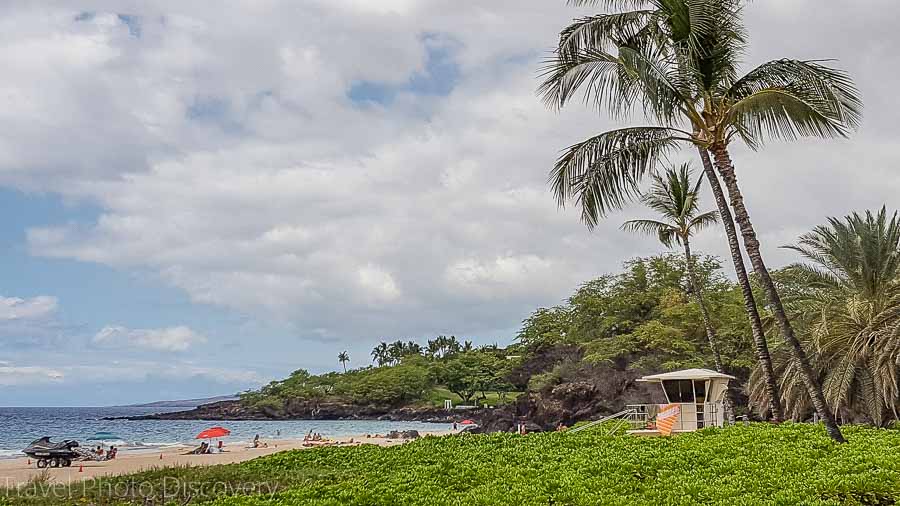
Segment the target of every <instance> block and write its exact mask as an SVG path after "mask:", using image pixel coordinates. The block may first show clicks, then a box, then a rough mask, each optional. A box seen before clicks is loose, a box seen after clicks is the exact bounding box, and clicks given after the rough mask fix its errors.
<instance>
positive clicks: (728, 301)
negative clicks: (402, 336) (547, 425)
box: [243, 254, 754, 425]
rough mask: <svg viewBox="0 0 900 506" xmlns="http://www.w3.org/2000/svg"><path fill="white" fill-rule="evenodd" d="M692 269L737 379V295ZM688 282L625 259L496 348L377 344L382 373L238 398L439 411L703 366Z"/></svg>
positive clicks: (742, 352) (306, 378)
mask: <svg viewBox="0 0 900 506" xmlns="http://www.w3.org/2000/svg"><path fill="white" fill-rule="evenodd" d="M695 264H696V265H695V267H696V271H697V285H699V286H700V287H702V290H703V293H704V297H705V300H706V303H707V305H708V308H709V313H710V324H711V325H712V326H713V327H714V328H715V329H716V333H717V336H718V339H717V341H718V344H719V347H720V351H721V354H722V356H723V365H724V366H725V368H726V370H727V371H729V372H730V373H732V374H736V375H737V376H738V377H739V378H746V377H747V376H748V375H749V373H750V369H751V367H752V366H753V361H754V359H753V356H752V352H751V349H750V340H749V338H748V335H749V330H748V328H747V320H746V317H745V315H744V310H743V306H742V303H743V302H742V298H741V294H740V291H739V290H738V287H737V286H736V285H735V284H734V283H733V282H731V281H730V280H728V278H727V277H726V276H725V275H724V273H723V272H722V269H721V266H720V264H719V262H718V260H716V259H715V258H711V257H700V258H695ZM691 286H692V283H691V281H690V276H689V275H688V273H687V270H686V262H685V258H684V256H683V255H677V254H671V255H659V256H654V257H650V258H639V259H635V260H631V261H629V262H626V264H625V266H624V272H622V273H620V274H609V275H606V276H602V277H600V278H597V279H594V280H591V281H589V282H587V283H585V284H584V285H582V286H581V287H579V288H578V289H577V290H576V291H575V292H574V293H573V294H572V295H571V296H570V297H569V298H568V299H567V301H566V303H565V304H564V305H561V306H557V307H553V308H541V309H538V310H536V311H535V312H534V313H533V314H532V315H530V316H529V317H528V318H526V319H525V321H524V322H523V325H522V328H521V330H520V331H519V333H518V334H517V336H516V338H515V341H516V342H515V343H514V344H512V345H510V346H508V347H506V348H503V347H498V346H493V345H491V346H481V347H477V348H476V347H474V346H473V345H472V344H471V343H470V342H460V341H459V340H457V339H456V338H455V337H452V336H451V337H445V336H439V337H437V338H434V339H431V340H427V341H426V344H424V345H418V344H416V343H415V342H414V341H395V342H393V343H381V344H379V345H378V346H376V348H375V350H373V353H372V355H373V357H374V359H375V362H376V363H381V364H383V365H381V366H375V367H363V368H357V369H350V370H347V372H346V373H327V374H323V375H318V376H315V375H311V374H309V373H308V372H306V371H304V370H299V371H296V372H294V373H293V374H292V375H291V376H290V377H288V378H286V379H284V380H282V381H276V382H272V383H271V384H269V385H266V386H265V387H263V388H262V389H260V390H259V391H256V392H247V393H245V394H244V396H243V401H244V402H245V403H246V404H247V405H249V406H256V407H260V408H265V409H268V410H272V411H275V412H278V411H280V410H283V409H284V408H285V407H286V406H287V405H289V404H290V403H292V402H297V401H304V402H312V403H323V402H329V401H336V402H346V403H355V404H360V405H372V404H375V405H380V406H390V407H396V406H402V405H410V404H431V405H437V406H440V405H442V403H443V399H445V398H450V399H452V400H454V402H456V403H459V402H462V403H466V404H468V403H471V402H472V401H474V400H477V399H480V400H482V401H485V400H486V399H487V397H488V395H490V396H491V401H490V403H491V404H496V403H498V402H503V401H504V400H509V399H510V398H511V397H512V396H508V395H507V394H508V393H510V392H518V391H521V390H524V389H528V390H530V391H532V392H536V393H540V392H542V391H547V390H549V389H552V388H553V387H554V386H556V385H558V384H561V383H565V382H567V381H574V380H577V381H594V382H596V383H598V384H602V383H603V382H604V381H606V380H607V379H608V378H610V377H613V376H610V373H611V372H618V373H623V374H626V376H627V377H628V378H632V379H633V377H636V376H638V375H641V374H644V373H647V372H660V371H666V370H673V369H679V368H687V367H707V368H712V367H713V366H714V360H713V355H712V353H711V350H710V347H709V341H708V338H707V336H706V333H705V329H704V324H703V318H702V314H701V310H700V307H699V305H698V304H697V301H696V299H695V298H693V297H691V295H690V287H691ZM601 390H602V389H601ZM438 392H444V393H446V392H450V393H452V394H453V395H452V396H446V395H437V393H438ZM616 392H620V388H619V387H616V388H614V389H612V390H611V391H610V393H609V394H608V397H609V398H608V399H607V400H608V401H610V402H613V403H615V402H619V401H618V400H617V399H615V398H614V397H615V396H616V395H617V394H616ZM600 395H606V394H605V393H603V392H600ZM645 400H646V399H645ZM574 421H575V420H566V422H567V423H571V422H574ZM554 425H555V423H554Z"/></svg>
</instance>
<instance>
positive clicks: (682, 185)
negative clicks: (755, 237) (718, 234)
mask: <svg viewBox="0 0 900 506" xmlns="http://www.w3.org/2000/svg"><path fill="white" fill-rule="evenodd" d="M691 179H692V176H691V170H690V166H689V165H688V164H682V165H681V166H680V167H677V168H676V167H670V168H669V169H667V170H666V171H665V177H663V176H661V175H659V174H654V175H652V176H651V183H650V189H649V191H647V192H646V193H644V194H643V195H642V197H641V201H642V202H643V204H644V205H645V206H647V207H649V208H650V209H652V210H654V211H656V212H657V213H658V214H659V215H660V216H661V217H662V219H663V221H658V220H630V221H626V222H625V224H623V225H622V229H623V230H627V231H629V232H639V233H644V234H649V235H655V236H656V237H658V238H659V242H661V243H663V245H664V246H665V247H667V248H672V247H675V246H676V245H677V246H681V247H683V248H684V258H685V262H686V266H687V273H688V280H689V281H690V285H691V289H690V291H691V294H692V295H693V296H694V300H695V301H696V302H697V305H698V306H699V307H700V315H701V317H702V318H703V326H704V328H705V330H706V337H707V339H708V340H709V347H710V349H711V350H712V353H713V359H714V361H715V365H716V370H717V371H719V372H721V373H724V372H725V370H724V368H723V366H722V355H721V354H720V353H719V346H718V343H717V342H716V331H715V329H713V326H712V322H711V321H710V317H709V309H708V307H707V305H706V300H705V299H704V298H703V291H702V289H701V285H700V282H699V280H698V278H697V270H696V268H695V264H694V256H693V254H692V253H691V236H692V235H694V233H695V232H697V231H699V230H701V229H703V228H705V227H708V226H711V225H713V224H715V223H716V221H718V215H717V213H716V211H707V212H705V213H700V212H699V211H700V209H699V207H700V193H699V192H700V185H701V184H702V183H703V178H702V177H700V178H698V179H697V182H696V183H692V182H691Z"/></svg>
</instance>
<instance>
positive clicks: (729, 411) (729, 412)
mask: <svg viewBox="0 0 900 506" xmlns="http://www.w3.org/2000/svg"><path fill="white" fill-rule="evenodd" d="M683 240H684V259H685V261H686V262H687V271H688V279H690V281H691V291H692V292H693V293H694V299H695V300H696V301H697V305H698V306H700V315H701V317H702V318H703V326H704V327H705V328H706V338H707V339H708V340H709V348H710V349H711V350H712V352H713V359H714V360H715V362H716V370H717V371H719V372H720V373H722V374H725V369H724V367H722V355H721V354H720V353H719V345H718V344H717V342H716V341H717V339H716V331H715V330H714V329H713V327H712V322H710V319H709V309H708V308H707V307H706V301H705V300H704V299H703V292H702V291H701V288H700V283H699V282H698V281H697V270H696V268H695V266H694V256H693V255H691V242H690V241H689V240H688V238H687V237H684V238H683ZM732 405H733V404H732V402H731V395H730V393H728V392H726V393H725V406H724V407H725V416H726V417H727V419H728V422H729V423H731V424H734V409H733V408H732Z"/></svg>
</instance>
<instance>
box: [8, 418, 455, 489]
mask: <svg viewBox="0 0 900 506" xmlns="http://www.w3.org/2000/svg"><path fill="white" fill-rule="evenodd" d="M449 434H455V432H454V431H452V430H443V431H428V432H420V435H421V436H422V437H425V436H446V435H449ZM260 441H261V442H264V443H267V444H268V448H249V447H245V446H243V445H240V446H237V445H235V446H229V445H228V444H227V442H226V445H225V453H216V454H209V455H184V453H186V452H188V451H189V450H190V449H192V447H169V448H162V449H159V450H155V451H152V452H150V451H148V452H140V453H138V452H134V453H132V452H122V453H120V454H119V456H118V457H117V458H116V459H114V460H109V461H103V462H95V461H86V462H73V463H72V467H63V468H50V469H48V470H46V471H47V473H48V474H49V476H50V479H51V481H50V484H52V485H60V484H74V483H78V482H81V481H84V480H87V479H91V478H100V477H112V476H119V475H123V474H132V473H136V472H141V471H149V470H152V469H159V468H166V467H175V466H212V465H220V464H235V463H238V462H245V461H248V460H252V459H255V458H258V457H263V456H267V455H272V454H275V453H279V452H284V451H290V450H306V449H312V448H320V447H328V446H337V447H348V446H359V445H363V444H374V445H377V446H396V445H400V444H403V443H406V442H409V441H414V440H413V439H387V438H384V437H379V438H375V437H366V434H361V435H354V436H340V437H334V438H329V439H327V440H326V441H322V442H313V443H309V442H307V443H304V441H303V440H302V439H261V440H260ZM351 441H352V442H351ZM29 462H30V464H29ZM44 471H45V470H43V469H38V468H37V466H36V465H35V462H34V460H32V459H29V458H28V457H24V456H23V457H17V458H6V459H0V489H2V488H16V487H19V486H21V485H24V484H26V483H28V482H29V481H30V480H33V479H37V478H38V477H39V476H41V474H42V473H43V472H44Z"/></svg>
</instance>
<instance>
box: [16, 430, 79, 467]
mask: <svg viewBox="0 0 900 506" xmlns="http://www.w3.org/2000/svg"><path fill="white" fill-rule="evenodd" d="M75 448H78V441H72V440H70V439H66V440H64V441H60V442H59V443H53V442H51V441H50V438H49V437H46V436H45V437H42V438H40V439H38V440H36V441H33V442H32V443H31V444H30V445H28V447H27V448H25V449H24V450H22V453H24V454H25V455H28V456H29V457H31V458H33V459H35V460H37V466H38V467H40V468H42V469H43V468H45V467H69V466H71V465H72V461H73V460H75V459H76V458H78V456H79V454H78V452H77V451H76V450H75Z"/></svg>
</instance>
